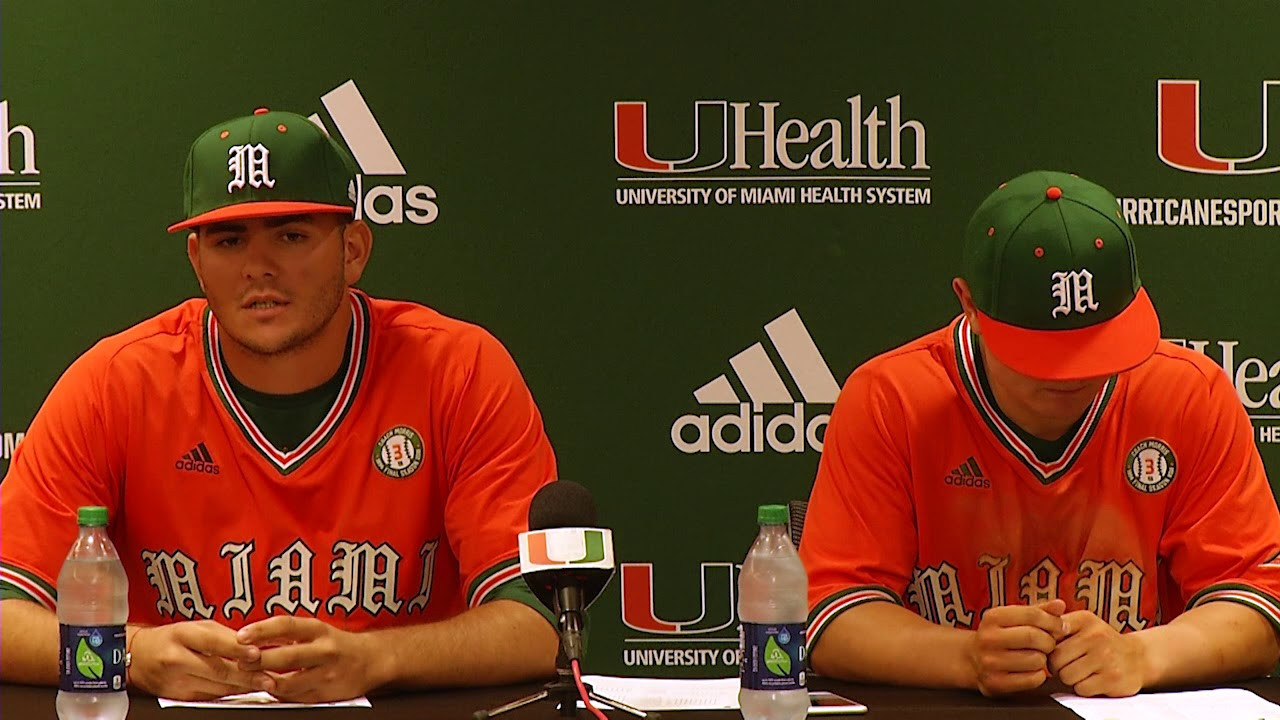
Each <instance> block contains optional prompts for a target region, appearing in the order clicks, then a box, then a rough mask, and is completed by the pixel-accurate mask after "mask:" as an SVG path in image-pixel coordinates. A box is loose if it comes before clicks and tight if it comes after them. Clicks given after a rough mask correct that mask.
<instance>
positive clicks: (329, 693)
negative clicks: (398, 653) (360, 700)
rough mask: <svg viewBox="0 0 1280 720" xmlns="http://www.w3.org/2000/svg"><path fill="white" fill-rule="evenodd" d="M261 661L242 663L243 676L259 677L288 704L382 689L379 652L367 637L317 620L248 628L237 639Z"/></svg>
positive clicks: (282, 619)
mask: <svg viewBox="0 0 1280 720" xmlns="http://www.w3.org/2000/svg"><path fill="white" fill-rule="evenodd" d="M234 635H235V637H236V639H237V640H238V642H239V643H240V644H241V647H243V648H252V649H253V650H254V651H255V653H257V656H256V657H255V658H254V659H252V660H250V659H244V660H241V661H240V670H241V671H242V672H245V673H252V674H255V675H261V674H263V673H265V675H266V676H267V681H266V683H265V685H264V686H263V687H260V688H255V689H260V690H265V691H267V692H269V693H271V694H272V695H273V696H275V697H277V698H279V699H281V700H285V701H288V702H301V703H321V702H334V701H338V700H349V699H351V698H353V697H359V696H361V695H364V694H365V693H367V692H369V691H370V690H372V689H374V688H375V687H378V686H379V685H380V684H382V682H381V681H380V680H379V678H378V677H377V668H378V666H379V663H378V661H379V659H380V658H382V657H385V656H386V653H384V652H379V649H378V647H377V646H376V645H375V643H374V641H373V639H372V637H371V636H370V635H369V634H368V633H353V632H347V631H345V630H340V629H338V628H336V627H333V626H332V625H329V624H328V623H326V622H324V621H322V620H316V619H315V618H303V617H291V616H279V617H273V618H268V619H266V620H260V621H258V622H255V623H251V624H249V625H246V626H244V627H243V628H241V629H240V630H239V632H236V633H234Z"/></svg>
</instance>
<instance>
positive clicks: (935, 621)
mask: <svg viewBox="0 0 1280 720" xmlns="http://www.w3.org/2000/svg"><path fill="white" fill-rule="evenodd" d="M953 287H954V289H955V293H956V296H957V297H958V298H959V300H960V306H961V309H962V310H963V313H962V314H961V315H960V316H959V317H958V318H957V319H956V320H955V321H953V322H952V323H951V324H950V325H949V326H947V327H945V328H942V329H940V330H938V331H935V332H933V333H931V334H929V335H926V336H924V337H922V338H920V339H918V340H915V341H913V342H911V343H908V344H906V345H904V346H902V347H900V348H897V349H895V350H892V351H890V352H888V353H885V354H883V355H881V356H879V357H876V358H873V359H872V360H870V361H869V362H867V363H866V364H864V365H863V366H861V367H860V368H858V369H857V370H856V371H855V372H854V373H853V375H852V376H850V378H849V380H848V382H847V383H846V384H845V387H844V388H843V390H842V391H841V393H840V398H839V400H838V401H837V403H836V407H835V410H834V411H833V413H832V417H831V422H830V425H829V427H828V430H827V436H826V441H825V448H824V451H823V455H822V461H821V464H820V466H819V470H818V477H817V480H816V481H815V483H814V488H813V494H812V496H811V497H810V500H809V508H808V516H807V519H806V523H805V529H804V536H803V542H802V544H801V548H800V555H801V557H802V558H803V560H804V562H805V566H806V569H807V570H808V573H809V605H810V616H809V622H810V625H809V631H808V632H809V634H808V643H809V647H810V658H811V660H812V665H813V668H814V669H815V670H816V671H818V672H820V673H823V674H827V675H832V676H837V677H843V678H849V679H857V680H864V681H878V682H889V683H897V684H907V685H921V686H931V687H965V688H975V689H978V690H980V691H981V692H982V693H983V694H986V695H1001V694H1007V693H1012V692H1018V691H1022V690H1028V689H1031V688H1034V687H1038V686H1040V685H1041V684H1042V683H1044V682H1045V680H1046V679H1047V678H1048V677H1050V676H1054V677H1056V678H1057V680H1059V681H1061V682H1062V683H1064V684H1066V685H1067V686H1069V687H1071V688H1072V689H1073V690H1074V692H1076V693H1077V694H1080V695H1111V696H1124V695H1132V694H1134V693H1137V692H1138V691H1140V690H1143V689H1146V688H1153V687H1167V686H1174V685H1189V684H1206V683H1214V682H1222V681H1229V680H1233V679H1238V678H1244V677H1250V676H1256V675H1261V674H1264V673H1266V672H1267V671H1269V670H1270V669H1271V668H1272V667H1273V666H1274V665H1275V663H1276V661H1277V657H1278V656H1280V643H1278V642H1277V635H1276V629H1277V628H1278V627H1280V515H1278V514H1277V510H1276V505H1275V501H1274V500H1273V498H1272V494H1271V490H1270V487H1269V485H1268V483H1267V478H1266V476H1265V474H1264V471H1263V467H1262V462H1261V460H1260V459H1259V457H1258V453H1257V450H1256V448H1255V447H1254V444H1253V441H1252V432H1251V430H1252V429H1251V427H1250V424H1249V420H1248V418H1247V416H1246V415H1245V413H1244V411H1243V409H1242V408H1241V406H1240V403H1239V401H1238V400H1237V398H1236V394H1235V390H1234V388H1233V387H1232V385H1231V382H1230V380H1229V379H1228V378H1227V377H1226V375H1225V374H1224V373H1223V372H1222V369H1221V368H1219V367H1218V366H1216V365H1215V364H1213V363H1212V362H1211V361H1210V360H1208V359H1207V358H1205V357H1204V356H1203V355H1201V354H1199V353H1195V352H1191V351H1188V350H1185V349H1183V348H1180V347H1177V346H1175V345H1172V344H1170V343H1167V342H1163V341H1161V340H1160V339H1159V335H1160V328H1159V323H1158V321H1157V319H1156V313H1155V310H1154V309H1153V307H1152V305H1151V301H1150V299H1149V298H1148V297H1147V293H1146V290H1145V289H1143V287H1142V284H1141V281H1140V280H1139V277H1138V269H1137V261H1136V256H1135V252H1134V244H1133V238H1132V236H1131V234H1130V231H1129V228H1128V226H1127V225H1126V224H1125V222H1124V220H1123V218H1122V217H1121V215H1120V212H1119V210H1118V207H1117V203H1116V200H1115V198H1114V197H1113V196H1112V195H1111V194H1110V193H1109V192H1107V191H1106V190H1104V189H1103V188H1101V187H1099V186H1097V185H1095V184H1093V183H1091V182H1088V181H1086V180H1082V179H1080V178H1078V177H1075V176H1074V175H1066V174H1063V173H1056V172H1032V173H1027V174H1025V175H1022V176H1020V177H1017V178H1015V179H1013V180H1010V181H1009V182H1008V183H1006V184H1004V185H1002V186H1000V188H999V189H997V190H996V191H995V192H993V193H992V194H991V195H990V196H989V197H988V198H987V199H986V200H985V201H984V202H983V203H982V205H981V206H980V207H979V208H978V210H977V212H975V213H974V215H973V218H972V220H970V222H969V226H968V228H967V230H966V232H965V237H964V255H963V275H962V277H960V278H956V279H955V280H954V281H953Z"/></svg>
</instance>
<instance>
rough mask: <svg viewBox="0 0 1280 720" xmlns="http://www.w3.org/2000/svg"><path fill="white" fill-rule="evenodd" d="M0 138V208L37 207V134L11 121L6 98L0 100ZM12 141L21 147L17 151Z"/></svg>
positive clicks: (38, 197)
mask: <svg viewBox="0 0 1280 720" xmlns="http://www.w3.org/2000/svg"><path fill="white" fill-rule="evenodd" d="M0 140H3V141H4V142H3V144H0V210H39V209H40V202H41V196H40V179H39V175H40V169H39V168H37V167H36V134H35V132H34V131H33V130H32V129H31V127H30V126H28V125H11V124H10V121H9V101H8V100H0ZM15 140H16V141H17V145H16V146H17V147H18V148H20V150H19V152H17V153H14V151H13V150H14V147H15V142H14V141H15ZM15 164H17V169H16V170H15V168H14V165H15Z"/></svg>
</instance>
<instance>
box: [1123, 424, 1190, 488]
mask: <svg viewBox="0 0 1280 720" xmlns="http://www.w3.org/2000/svg"><path fill="white" fill-rule="evenodd" d="M1177 472H1178V459H1177V458H1176V457H1174V455H1173V450H1171V449H1170V448H1169V446H1168V445H1166V444H1165V443H1164V441H1162V440H1157V439H1155V438H1147V439H1146V440H1143V441H1142V442H1140V443H1138V444H1137V445H1134V446H1133V449H1132V450H1130V451H1129V457H1128V458H1126V459H1125V463H1124V474H1125V477H1126V478H1128V479H1129V484H1130V485H1132V486H1133V489H1134V490H1137V491H1138V492H1144V493H1158V492H1160V491H1161V490H1163V489H1165V488H1167V487H1169V483H1171V482H1173V476H1174V475H1176V474H1177Z"/></svg>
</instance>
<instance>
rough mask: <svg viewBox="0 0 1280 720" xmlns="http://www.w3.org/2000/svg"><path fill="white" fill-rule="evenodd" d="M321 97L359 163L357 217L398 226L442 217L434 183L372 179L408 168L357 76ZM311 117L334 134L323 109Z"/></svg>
mask: <svg viewBox="0 0 1280 720" xmlns="http://www.w3.org/2000/svg"><path fill="white" fill-rule="evenodd" d="M320 102H321V103H322V104H323V105H324V109H325V110H326V111H327V112H328V114H329V119H330V120H332V121H333V124H334V126H335V127H336V129H337V131H338V134H339V135H340V136H341V138H342V139H343V140H344V141H345V142H346V145H347V149H348V150H350V151H351V156H352V157H354V158H355V160H356V164H357V165H359V166H360V170H361V172H360V173H359V174H357V175H356V178H355V197H354V198H353V199H354V200H355V201H356V219H364V220H367V221H369V222H371V223H374V224H376V225H393V224H394V225H399V224H401V223H404V222H405V221H406V220H407V221H408V222H411V223H414V224H415V225H429V224H431V223H433V222H435V221H436V219H437V218H438V217H440V206H439V205H438V204H437V203H436V191H435V189H434V188H432V187H431V186H430V185H413V186H410V187H406V186H405V185H406V183H403V182H401V183H396V184H377V183H374V182H371V177H374V176H376V177H384V178H385V177H403V176H404V175H406V173H405V169H404V164H403V163H401V162H400V156H399V155H397V154H396V151H395V149H394V148H392V147H391V141H390V140H388V139H387V135H386V133H384V132H383V131H382V126H381V125H379V124H378V119H377V118H375V117H374V116H373V111H372V110H370V109H369V104H368V103H366V102H365V100H364V96H363V95H361V94H360V88H358V87H356V82H355V80H348V81H346V82H344V83H342V84H341V85H339V86H338V87H336V88H334V89H333V90H330V91H329V92H327V93H325V94H324V95H322V96H321V97H320ZM307 119H308V120H310V121H311V122H313V123H315V124H316V126H317V127H319V128H320V129H321V130H324V131H325V133H327V134H329V135H330V136H333V133H332V132H331V131H330V129H329V128H328V127H326V126H325V124H324V120H322V119H321V117H320V115H319V113H312V114H311V115H310V116H309V117H308V118H307Z"/></svg>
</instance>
